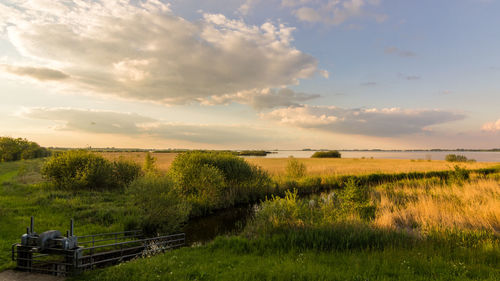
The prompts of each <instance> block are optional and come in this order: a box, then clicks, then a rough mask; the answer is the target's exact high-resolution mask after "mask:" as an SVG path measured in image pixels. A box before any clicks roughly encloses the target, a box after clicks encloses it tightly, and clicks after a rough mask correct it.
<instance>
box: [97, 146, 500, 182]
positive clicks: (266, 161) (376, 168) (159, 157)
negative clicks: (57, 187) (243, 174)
mask: <svg viewBox="0 0 500 281" xmlns="http://www.w3.org/2000/svg"><path fill="white" fill-rule="evenodd" d="M101 155H103V156H104V157H105V158H107V159H110V160H115V159H119V158H120V157H121V158H123V159H127V160H132V161H135V162H136V163H138V164H141V165H142V164H143V162H144V157H145V155H146V153H145V152H101ZM152 155H153V157H154V158H156V164H157V167H158V169H159V170H161V171H167V170H168V168H169V167H170V164H171V163H172V161H174V159H175V156H176V155H177V154H176V153H153V154H152ZM297 160H298V161H299V162H301V163H304V164H305V165H306V167H307V175H310V176H332V175H366V174H373V173H408V172H427V171H443V170H451V169H453V167H454V165H456V163H450V162H446V161H440V160H432V161H424V160H405V159H357V158H354V159H349V158H340V159H325V158H323V159H318V158H297ZM246 161H248V162H249V163H251V164H254V165H257V166H260V167H262V168H263V169H264V170H266V171H268V172H269V173H270V174H271V175H273V176H278V177H279V176H281V175H283V174H284V172H285V168H286V165H287V162H288V159H287V158H257V157H252V158H246ZM459 165H460V166H462V167H464V168H467V169H480V168H487V167H491V166H494V165H495V164H494V163H489V162H474V163H460V164H459Z"/></svg>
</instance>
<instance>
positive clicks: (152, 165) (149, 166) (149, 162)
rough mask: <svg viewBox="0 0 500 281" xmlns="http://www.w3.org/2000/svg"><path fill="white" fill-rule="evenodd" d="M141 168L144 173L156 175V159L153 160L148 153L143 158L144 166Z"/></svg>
mask: <svg viewBox="0 0 500 281" xmlns="http://www.w3.org/2000/svg"><path fill="white" fill-rule="evenodd" d="M142 168H143V170H144V172H146V173H156V158H154V157H153V156H152V155H151V152H149V151H148V152H147V153H146V156H145V157H144V165H143V167H142Z"/></svg>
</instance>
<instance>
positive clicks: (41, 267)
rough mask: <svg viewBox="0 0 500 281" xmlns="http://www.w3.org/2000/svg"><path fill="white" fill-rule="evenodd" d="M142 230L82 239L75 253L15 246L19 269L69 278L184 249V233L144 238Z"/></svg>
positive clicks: (13, 253) (14, 255)
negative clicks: (127, 261)
mask: <svg viewBox="0 0 500 281" xmlns="http://www.w3.org/2000/svg"><path fill="white" fill-rule="evenodd" d="M141 237H142V233H141V232H140V231H138V230H134V231H123V232H113V233H101V234H94V235H85V236H78V247H77V248H75V249H71V250H63V249H58V248H48V249H44V250H43V251H41V252H39V251H40V249H39V248H37V247H30V246H23V245H21V244H13V245H12V260H14V261H17V268H18V269H20V270H24V271H29V272H37V273H48V274H53V275H69V274H72V273H76V272H81V271H84V270H91V269H94V268H97V267H104V266H107V265H112V264H116V263H119V262H122V261H126V260H130V259H133V258H136V257H142V256H149V255H152V254H156V253H160V252H164V251H166V250H170V249H175V248H179V247H182V246H184V244H185V242H186V235H185V234H184V233H180V234H173V235H166V236H159V237H153V238H141Z"/></svg>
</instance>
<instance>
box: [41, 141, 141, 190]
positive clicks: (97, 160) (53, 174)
mask: <svg viewBox="0 0 500 281" xmlns="http://www.w3.org/2000/svg"><path fill="white" fill-rule="evenodd" d="M41 173H42V175H43V176H44V177H45V178H46V179H48V180H49V181H51V182H52V183H53V184H54V185H55V186H56V187H57V188H60V189H68V190H82V189H84V190H103V189H115V188H123V187H125V186H126V185H128V184H129V183H130V182H131V181H132V180H134V179H135V178H137V177H138V176H139V173H140V168H138V166H137V165H135V164H133V163H130V162H126V161H117V162H110V161H108V160H106V159H104V158H103V157H102V156H100V155H96V154H93V153H90V152H88V151H84V150H71V151H66V152H64V153H59V154H57V155H54V156H52V157H51V158H50V159H49V160H48V161H47V162H46V163H45V164H44V166H43V167H42V169H41Z"/></svg>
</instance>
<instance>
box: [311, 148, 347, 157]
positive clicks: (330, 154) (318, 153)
mask: <svg viewBox="0 0 500 281" xmlns="http://www.w3.org/2000/svg"><path fill="white" fill-rule="evenodd" d="M340 157H341V154H340V152H338V151H337V150H330V151H316V152H314V154H313V155H312V156H311V158H340Z"/></svg>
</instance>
